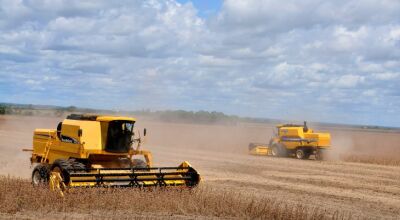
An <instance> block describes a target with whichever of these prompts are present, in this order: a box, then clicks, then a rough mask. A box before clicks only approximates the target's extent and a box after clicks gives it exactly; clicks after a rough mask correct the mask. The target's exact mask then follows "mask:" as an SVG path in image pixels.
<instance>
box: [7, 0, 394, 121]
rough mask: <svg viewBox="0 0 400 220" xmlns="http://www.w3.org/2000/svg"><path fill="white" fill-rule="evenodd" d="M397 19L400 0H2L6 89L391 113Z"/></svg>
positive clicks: (211, 105) (143, 104) (122, 104)
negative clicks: (208, 4) (208, 2)
mask: <svg viewBox="0 0 400 220" xmlns="http://www.w3.org/2000/svg"><path fill="white" fill-rule="evenodd" d="M399 27H400V2H399V1H397V0H385V1H377V0H366V1H358V0H347V1H345V0H338V1H322V0H305V1H295V0H286V1H281V2H276V1H272V0H271V1H270V0H266V1H258V0H248V1H239V0H226V1H224V3H223V6H222V8H221V10H220V11H219V12H217V14H216V15H215V16H211V17H209V18H202V17H199V16H198V15H197V9H196V8H194V7H193V5H192V4H190V3H187V4H179V3H177V2H175V1H174V0H167V1H162V0H147V1H129V0H122V1H117V2H112V1H107V0H100V1H97V0H96V1H95V0H93V1H92V0H90V1H84V2H82V1H79V0H68V1H67V0H55V1H47V0H26V1H22V0H15V1H14V0H12V1H10V0H0V78H1V79H0V90H1V93H0V99H1V100H5V101H15V102H49V103H43V104H62V105H65V104H66V103H68V104H70V105H82V106H89V107H101V108H119V109H123V108H131V109H132V108H154V109H161V108H172V109H177V108H183V109H189V110H198V109H205V110H218V111H225V112H227V113H230V114H242V115H249V116H258V117H272V118H293V117H294V116H296V117H299V113H298V112H311V111H312V112H316V113H315V118H314V119H318V120H327V121H332V119H333V118H334V120H335V121H336V120H337V119H340V118H347V117H350V116H349V115H352V116H354V117H353V118H354V121H353V122H354V123H367V122H366V121H362V120H364V119H370V120H371V121H368V123H370V122H371V123H394V122H393V120H392V121H388V120H386V119H385V118H383V117H386V116H382V118H376V117H375V116H374V117H373V115H376V114H378V113H382V112H383V111H384V110H382V109H385V108H386V107H387V109H389V108H390V109H391V111H392V112H393V111H395V110H399V111H400V109H399V108H400V107H398V106H400V100H399V97H400V93H399V90H398V85H399V84H400V76H399V74H400V73H399V69H400V62H399V60H400V48H399V47H400V32H399V30H400V29H399ZM10 87H13V89H12V90H11V89H9V88H10ZM8 91H13V92H15V93H18V95H15V94H13V95H15V97H21V98H20V99H12V100H11V99H9V98H8V97H13V96H11V95H10V94H7V92H8ZM94 91H96V92H94ZM48 94H53V95H54V96H55V97H53V98H51V97H49V95H48ZM71 94H79V95H75V96H74V95H71ZM50 96H51V95H50ZM93 96H96V97H93ZM44 97H46V99H45V98H44ZM99 97H101V100H100V98H99ZM366 97H369V98H371V100H372V97H373V103H372V102H371V103H369V102H368V101H366ZM104 100H108V102H106V103H109V104H108V106H104V105H103V103H105V102H104ZM316 100H317V101H316ZM304 103H307V104H304ZM343 105H345V106H346V109H347V112H343V111H342V109H343ZM379 105H381V107H380V108H379V109H378V108H377V106H379ZM389 105H390V106H389ZM360 108H362V109H363V111H364V112H365V114H366V115H365V117H363V119H362V120H361V119H359V120H358V119H357V115H358V114H359V112H360ZM322 109H323V111H324V112H325V113H324V114H322V113H321V115H318V114H319V113H318V112H322V111H318V110H322ZM296 111H297V112H296ZM329 115H331V117H332V118H329ZM344 115H345V116H344ZM380 115H385V114H380ZM386 115H387V114H386ZM368 116H370V117H368ZM307 117H312V115H311V116H310V115H307ZM387 117H388V118H389V116H387ZM390 117H391V118H393V115H391V116H390ZM308 119H310V120H312V119H313V118H308ZM377 120H382V122H380V121H377ZM397 123H400V121H397Z"/></svg>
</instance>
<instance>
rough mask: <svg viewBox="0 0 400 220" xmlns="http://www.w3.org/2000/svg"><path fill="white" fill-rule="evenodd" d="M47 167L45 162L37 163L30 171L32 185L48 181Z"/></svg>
mask: <svg viewBox="0 0 400 220" xmlns="http://www.w3.org/2000/svg"><path fill="white" fill-rule="evenodd" d="M49 173H50V171H49V167H48V166H47V165H46V164H38V165H37V166H36V167H35V168H34V169H33V171H32V185H33V186H39V185H42V184H46V183H47V182H48V181H49Z"/></svg>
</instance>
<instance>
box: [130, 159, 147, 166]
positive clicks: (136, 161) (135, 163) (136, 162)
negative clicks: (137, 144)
mask: <svg viewBox="0 0 400 220" xmlns="http://www.w3.org/2000/svg"><path fill="white" fill-rule="evenodd" d="M132 167H134V168H148V166H147V163H146V162H144V161H143V160H141V159H133V160H132Z"/></svg>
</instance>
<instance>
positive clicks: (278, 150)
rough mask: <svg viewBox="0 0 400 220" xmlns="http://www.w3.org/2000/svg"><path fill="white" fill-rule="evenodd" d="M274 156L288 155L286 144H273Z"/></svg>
mask: <svg viewBox="0 0 400 220" xmlns="http://www.w3.org/2000/svg"><path fill="white" fill-rule="evenodd" d="M271 151H272V156H274V157H286V156H287V152H286V148H285V147H284V146H282V144H276V143H275V144H272V149H271Z"/></svg>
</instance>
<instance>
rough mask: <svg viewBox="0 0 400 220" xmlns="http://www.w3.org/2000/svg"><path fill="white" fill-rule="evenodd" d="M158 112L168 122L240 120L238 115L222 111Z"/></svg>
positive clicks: (224, 121) (231, 121)
mask: <svg viewBox="0 0 400 220" xmlns="http://www.w3.org/2000/svg"><path fill="white" fill-rule="evenodd" d="M155 114H158V117H159V119H161V120H162V121H166V122H186V123H202V124H212V123H229V124H231V123H236V122H237V121H238V119H239V118H238V117H237V116H228V115H225V114H224V113H222V112H215V111H212V112H208V111H198V112H192V111H183V110H177V111H160V112H155Z"/></svg>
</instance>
